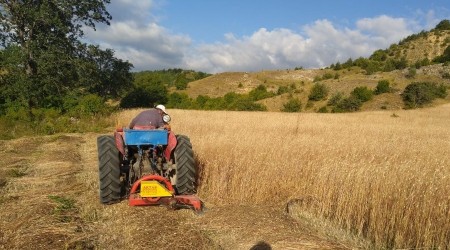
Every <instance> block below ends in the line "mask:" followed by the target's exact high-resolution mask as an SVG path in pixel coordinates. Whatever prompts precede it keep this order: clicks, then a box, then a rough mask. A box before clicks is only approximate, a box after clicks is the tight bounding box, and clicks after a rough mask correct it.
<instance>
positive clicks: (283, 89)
mask: <svg viewBox="0 0 450 250" xmlns="http://www.w3.org/2000/svg"><path fill="white" fill-rule="evenodd" d="M288 92H289V88H288V87H287V86H280V87H278V90H277V95H282V94H284V93H288Z"/></svg>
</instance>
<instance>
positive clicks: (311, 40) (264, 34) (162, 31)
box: [86, 0, 435, 73]
mask: <svg viewBox="0 0 450 250" xmlns="http://www.w3.org/2000/svg"><path fill="white" fill-rule="evenodd" d="M111 5H112V7H113V8H112V10H111V14H112V15H113V18H114V17H115V15H118V18H116V19H113V21H112V22H111V25H110V26H108V27H103V26H102V27H99V28H98V29H97V31H96V32H92V31H87V32H86V33H87V37H88V38H89V41H91V42H94V43H97V44H100V45H101V46H103V47H105V48H106V47H107V48H112V49H114V50H115V52H116V56H117V57H119V58H122V59H124V60H128V61H130V62H131V63H133V64H134V66H135V70H154V69H167V68H185V69H194V70H199V71H204V72H209V73H216V72H224V71H258V70H263V69H286V68H294V67H299V66H302V67H305V68H318V67H324V66H328V65H330V64H332V63H335V62H337V61H340V62H344V61H346V60H347V59H348V58H353V59H355V58H358V57H360V56H364V57H366V56H369V55H370V54H371V53H373V51H375V50H377V49H384V48H387V47H389V46H390V45H391V44H392V43H397V42H398V41H399V40H401V39H403V38H405V37H406V36H408V35H410V34H412V33H413V32H417V31H418V27H419V25H418V22H414V21H411V20H407V19H404V18H393V17H389V16H385V15H382V16H378V17H374V18H364V19H360V20H358V21H357V22H356V23H355V27H354V28H349V27H343V28H341V27H336V26H335V25H333V23H332V22H330V21H328V20H317V21H315V22H314V23H312V24H309V25H306V26H304V27H302V30H301V32H300V31H294V30H290V29H284V28H278V29H273V30H268V29H266V28H260V29H258V30H256V31H255V32H254V33H253V34H250V35H248V36H242V37H236V36H235V35H233V34H232V33H228V34H224V40H223V41H219V42H216V43H210V44H197V45H194V44H193V43H192V39H191V38H190V37H189V36H188V35H185V34H176V33H174V32H172V31H170V30H167V29H166V28H164V27H162V26H160V25H159V24H158V22H157V20H156V19H155V18H153V17H151V15H150V14H149V13H151V11H152V8H154V6H153V3H152V1H149V0H138V1H136V0H133V1H132V0H116V1H114V3H112V4H111ZM130 5H134V7H133V8H130V7H129V6H130ZM127 6H128V7H127ZM136 6H139V8H137V7H136ZM115 13H116V14H115ZM117 13H120V14H117ZM421 16H422V17H423V16H425V18H426V19H427V20H428V21H430V20H433V21H435V19H434V18H433V13H430V12H428V13H425V14H423V13H422V14H421ZM430 22H431V21H430ZM419 30H420V29H419Z"/></svg>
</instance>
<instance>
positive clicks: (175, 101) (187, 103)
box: [166, 92, 192, 109]
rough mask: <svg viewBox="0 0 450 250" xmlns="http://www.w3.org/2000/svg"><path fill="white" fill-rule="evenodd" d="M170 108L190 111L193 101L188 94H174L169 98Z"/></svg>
mask: <svg viewBox="0 0 450 250" xmlns="http://www.w3.org/2000/svg"><path fill="white" fill-rule="evenodd" d="M166 106H167V107H168V108H176V109H189V108H191V107H192V99H191V98H190V97H189V96H188V95H187V94H186V93H177V92H174V93H172V94H170V95H169V96H168V98H167V105H166Z"/></svg>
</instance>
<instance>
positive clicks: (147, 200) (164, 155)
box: [97, 129, 203, 212]
mask: <svg viewBox="0 0 450 250" xmlns="http://www.w3.org/2000/svg"><path fill="white" fill-rule="evenodd" d="M97 148H98V160H99V180H100V202H101V203H104V204H111V203H115V202H118V201H120V200H122V199H124V198H127V197H128V199H129V204H130V205H131V206H143V205H166V206H169V207H171V208H192V209H194V210H195V211H197V212H200V211H201V210H202V209H203V203H202V202H201V200H200V199H199V198H198V197H197V196H195V193H196V178H197V167H196V164H195V160H194V152H193V150H192V144H191V142H190V140H189V138H188V137H187V136H185V135H174V133H173V132H172V131H167V130H160V129H117V130H116V131H115V133H114V135H102V136H99V137H98V138H97Z"/></svg>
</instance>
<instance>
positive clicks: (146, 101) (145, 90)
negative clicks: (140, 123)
mask: <svg viewBox="0 0 450 250" xmlns="http://www.w3.org/2000/svg"><path fill="white" fill-rule="evenodd" d="M158 103H167V89H166V87H165V86H164V85H162V84H152V85H148V86H145V87H137V88H136V89H134V90H132V91H131V92H130V93H128V94H127V95H126V96H125V97H124V98H122V100H121V101H120V107H121V108H140V107H153V106H154V105H155V104H158Z"/></svg>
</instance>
